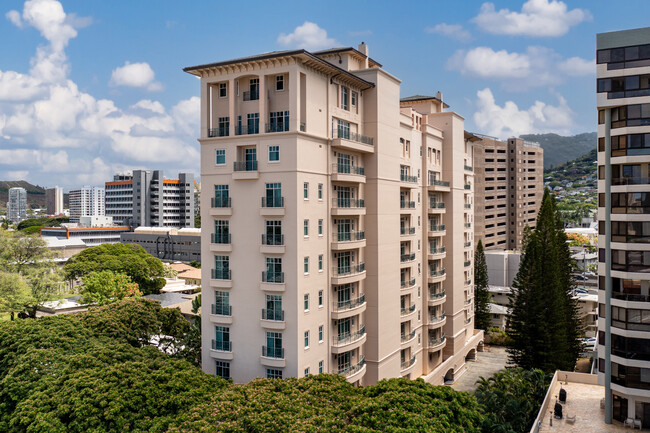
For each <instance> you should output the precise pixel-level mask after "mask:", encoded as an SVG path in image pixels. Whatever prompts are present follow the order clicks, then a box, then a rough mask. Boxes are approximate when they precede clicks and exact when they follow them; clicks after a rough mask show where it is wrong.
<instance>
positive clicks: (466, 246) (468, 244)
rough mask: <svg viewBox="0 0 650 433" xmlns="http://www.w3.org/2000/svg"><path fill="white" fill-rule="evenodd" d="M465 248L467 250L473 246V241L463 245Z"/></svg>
mask: <svg viewBox="0 0 650 433" xmlns="http://www.w3.org/2000/svg"><path fill="white" fill-rule="evenodd" d="M463 246H464V247H465V248H469V247H471V246H472V241H469V242H465V244H463Z"/></svg>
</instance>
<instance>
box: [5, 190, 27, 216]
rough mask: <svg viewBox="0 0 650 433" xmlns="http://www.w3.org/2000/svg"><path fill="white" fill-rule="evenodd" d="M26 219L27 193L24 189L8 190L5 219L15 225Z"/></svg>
mask: <svg viewBox="0 0 650 433" xmlns="http://www.w3.org/2000/svg"><path fill="white" fill-rule="evenodd" d="M25 218H27V191H25V188H20V187H17V188H9V201H8V202H7V219H8V220H9V221H11V222H14V223H17V222H20V221H22V220H24V219H25Z"/></svg>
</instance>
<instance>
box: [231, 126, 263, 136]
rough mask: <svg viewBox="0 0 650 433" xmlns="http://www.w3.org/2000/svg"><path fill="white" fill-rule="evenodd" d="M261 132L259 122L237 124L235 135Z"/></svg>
mask: <svg viewBox="0 0 650 433" xmlns="http://www.w3.org/2000/svg"><path fill="white" fill-rule="evenodd" d="M259 133H260V128H259V124H258V125H254V124H250V125H237V126H235V135H255V134H259Z"/></svg>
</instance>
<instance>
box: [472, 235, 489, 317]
mask: <svg viewBox="0 0 650 433" xmlns="http://www.w3.org/2000/svg"><path fill="white" fill-rule="evenodd" d="M488 286H489V281H488V271H487V263H486V262H485V252H484V251H483V242H481V241H480V240H479V241H478V244H477V245H476V251H475V252H474V324H475V326H476V328H477V329H483V330H487V329H488V328H489V327H490V306H489V303H490V298H491V297H490V292H489V291H488Z"/></svg>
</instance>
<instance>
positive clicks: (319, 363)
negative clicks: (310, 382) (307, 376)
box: [318, 361, 323, 374]
mask: <svg viewBox="0 0 650 433" xmlns="http://www.w3.org/2000/svg"><path fill="white" fill-rule="evenodd" d="M322 372H323V361H318V374H321V373H322Z"/></svg>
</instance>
